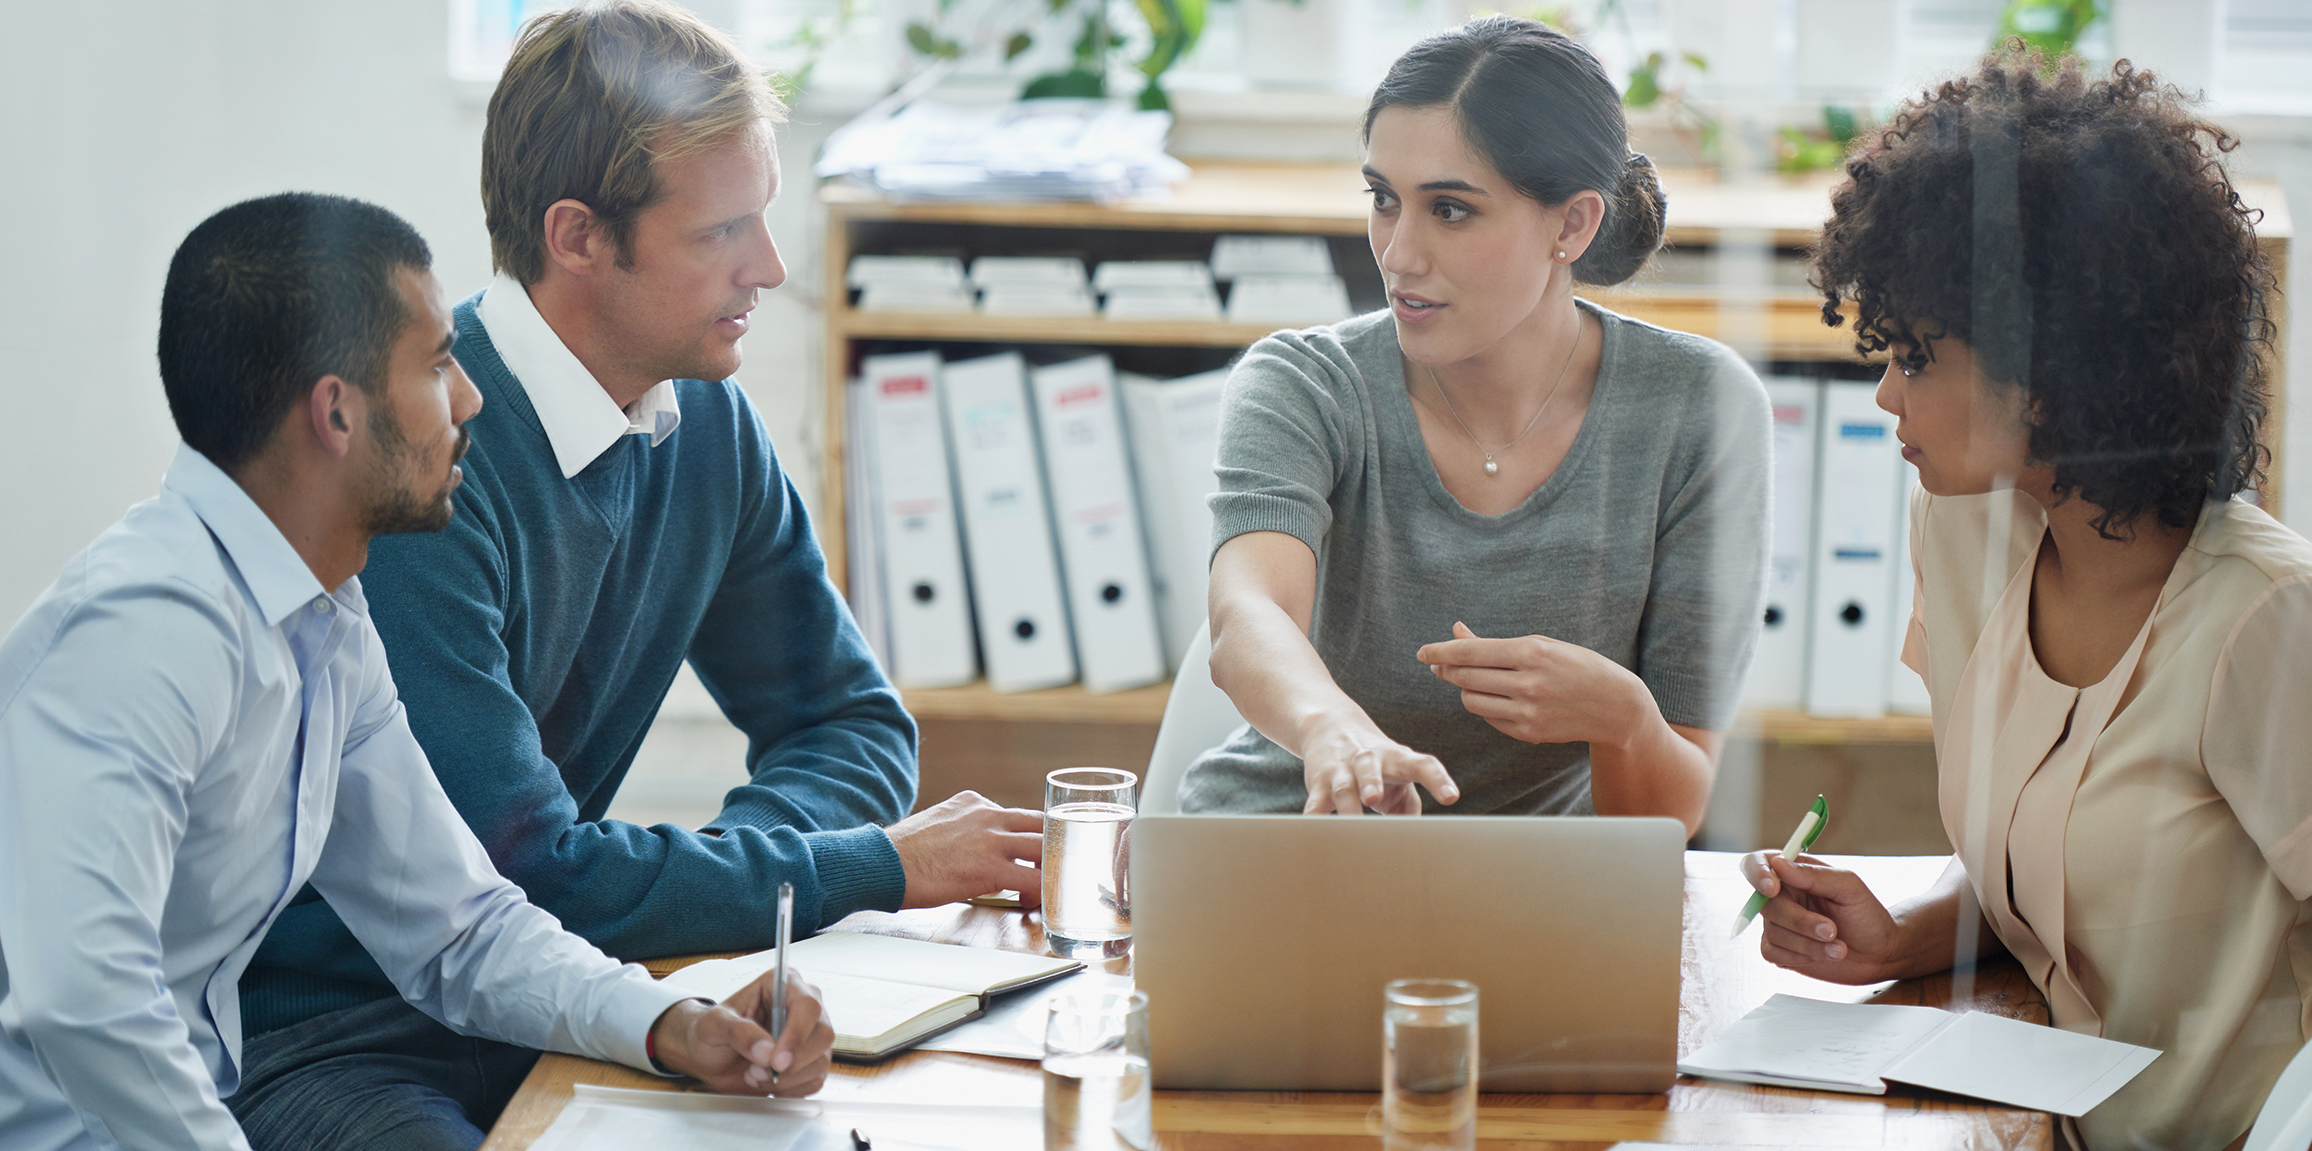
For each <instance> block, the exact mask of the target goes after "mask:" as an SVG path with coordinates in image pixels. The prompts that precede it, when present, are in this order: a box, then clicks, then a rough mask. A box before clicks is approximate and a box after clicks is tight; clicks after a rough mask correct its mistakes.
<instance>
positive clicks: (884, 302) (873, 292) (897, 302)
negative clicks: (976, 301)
mask: <svg viewBox="0 0 2312 1151" xmlns="http://www.w3.org/2000/svg"><path fill="white" fill-rule="evenodd" d="M844 280H845V282H847V283H848V284H850V286H852V287H854V288H857V289H859V310H860V311H862V312H968V311H970V310H971V307H972V298H973V297H972V292H971V289H970V287H969V286H967V285H966V284H965V283H964V280H963V261H962V260H959V259H957V258H955V257H953V256H853V257H851V264H850V267H849V268H848V269H846V271H845V272H844Z"/></svg>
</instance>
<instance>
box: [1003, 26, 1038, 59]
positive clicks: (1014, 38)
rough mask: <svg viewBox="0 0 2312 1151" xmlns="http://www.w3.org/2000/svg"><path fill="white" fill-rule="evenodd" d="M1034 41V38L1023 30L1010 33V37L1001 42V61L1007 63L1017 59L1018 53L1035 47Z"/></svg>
mask: <svg viewBox="0 0 2312 1151" xmlns="http://www.w3.org/2000/svg"><path fill="white" fill-rule="evenodd" d="M1035 43H1036V38H1035V37H1033V36H1030V35H1028V34H1027V33H1025V32H1014V33H1012V34H1011V39H1009V40H1006V41H1004V42H1003V62H1004V63H1006V64H1009V63H1011V62H1012V61H1014V60H1017V59H1019V56H1020V53H1022V52H1025V51H1027V50H1028V49H1030V48H1033V47H1035Z"/></svg>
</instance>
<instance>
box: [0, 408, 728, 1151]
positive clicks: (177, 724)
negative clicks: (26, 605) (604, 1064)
mask: <svg viewBox="0 0 2312 1151" xmlns="http://www.w3.org/2000/svg"><path fill="white" fill-rule="evenodd" d="M308 880H310V881H311V882H312V883H313V885H314V886H315V887H316V888H317V889H318V890H320V891H321V893H322V894H323V895H325V896H327V897H328V899H329V902H330V904H331V905H332V906H334V907H335V908H336V909H337V911H338V913H339V914H340V915H341V916H343V917H344V920H345V922H346V925H347V926H348V927H350V928H351V929H352V931H353V933H354V935H355V936H357V937H358V938H359V939H360V940H361V942H362V944H363V945H364V946H365V947H367V948H368V949H369V951H370V954H372V955H374V956H375V957H376V958H377V960H378V963H379V964H380V965H381V966H383V967H384V969H385V972H386V974H387V975H388V976H390V977H391V978H392V979H393V981H394V984H395V986H397V987H399V988H400V989H401V991H402V994H403V995H405V996H407V997H408V998H409V1000H410V1002H412V1003H414V1004H416V1005H417V1006H418V1007H419V1008H421V1009H422V1010H424V1011H425V1012H426V1013H427V1014H428V1015H431V1016H433V1017H435V1018H436V1019H439V1020H441V1021H442V1022H443V1023H445V1024H447V1025H449V1026H451V1027H453V1028H456V1029H458V1030H460V1031H463V1032H467V1033H470V1034H475V1035H483V1036H488V1037H490V1038H494V1039H499V1040H503V1041H507V1042H512V1043H519V1044H522V1045H525V1046H529V1047H542V1048H549V1049H553V1050H560V1051H569V1052H575V1053H577V1054H582V1055H589V1056H593V1057H595V1058H599V1059H609V1060H615V1061H618V1062H621V1063H625V1064H627V1065H629V1066H633V1067H638V1068H644V1069H648V1067H649V1063H648V1061H647V1059H646V1058H645V1056H644V1053H643V1043H644V1037H645V1036H646V1035H647V1033H648V1031H649V1028H650V1026H651V1024H652V1022H653V1021H655V1020H656V1019H657V1018H658V1016H659V1014H660V1013H661V1012H663V1011H664V1010H665V1009H666V1008H667V1007H668V1006H669V1005H671V1004H673V1003H675V1002H676V1001H678V1000H680V999H682V998H683V996H682V995H681V994H680V993H678V992H674V991H670V990H667V989H664V988H661V987H659V986H658V985H657V984H655V983H654V982H652V980H651V979H650V978H649V976H648V975H647V974H646V973H644V972H643V970H642V969H641V968H639V967H632V966H627V967H621V966H620V965H619V964H618V963H616V962H615V961H613V960H611V959H610V958H608V957H607V956H605V955H603V954H602V953H601V952H600V951H598V950H596V949H595V948H594V947H593V946H591V945H589V944H587V943H586V942H585V941H583V940H581V939H579V938H577V937H575V936H572V935H570V934H568V933H566V932H564V931H563V930H562V929H561V927H560V925H559V924H557V923H556V922H555V920H554V918H553V917H552V916H550V915H548V914H546V913H545V912H543V911H540V910H538V909H537V908H536V907H533V906H531V904H530V903H529V902H528V901H527V900H525V899H524V898H523V896H522V893H521V891H520V890H519V889H518V888H516V887H514V886H513V885H512V884H511V883H508V882H507V881H506V880H505V879H503V878H501V877H500V876H499V875H498V873H497V872H496V870H495V869H493V868H492V867H491V865H490V860H489V857H488V856H487V855H486V854H484V852H483V850H482V846H481V844H480V843H479V842H478V841H477V840H476V839H475V838H474V835H473V833H472V832H471V831H470V830H469V829H468V828H467V827H466V824H465V822H464V821H463V820H461V819H459V818H458V814H457V811H456V810H455V809H454V808H452V807H451V806H450V803H449V801H448V799H447V798H445V797H444V796H443V794H442V790H441V785H440V784H439V783H438V782H437V781H436V780H435V778H434V774H433V771H432V769H431V768H430V767H428V766H427V764H426V760H425V754H424V753H423V752H422V751H420V750H419V749H418V745H417V742H416V740H414V739H413V738H411V736H410V731H409V725H408V723H407V722H406V720H405V719H404V717H403V713H402V706H401V702H400V700H399V699H398V698H397V697H396V695H395V694H394V688H393V681H392V679H391V677H390V676H389V675H388V673H387V669H386V660H385V649H384V647H383V646H382V645H381V644H380V643H379V641H378V637H377V631H376V629H375V628H374V627H372V626H371V624H370V621H369V617H368V613H367V607H366V601H365V600H364V599H363V597H362V594H361V586H360V581H359V580H358V579H352V580H347V581H346V582H345V584H344V585H343V586H342V587H339V588H338V589H337V590H336V591H335V592H328V593H325V592H324V590H323V589H322V587H321V585H320V582H319V581H318V580H317V579H315V578H314V575H313V573H312V570H311V569H310V568H308V567H306V566H305V563H304V561H303V560H302V559H300V558H299V557H298V555H297V553H296V551H295V550H294V549H292V548H291V547H290V545H289V541H288V540H287V539H286V538H284V537H283V536H282V534H281V532H280V531H279V529H278V528H276V527H275V526H274V524H273V522H272V520H271V519H269V518H267V516H266V515H265V513H264V512H263V511H262V510H261V509H259V508H258V507H257V505H256V503H255V502H254V501H252V500H250V498H249V497H248V495H247V493H245V492H243V491H242V490H241V488H240V485H238V484H237V483H235V482H234V481H233V480H232V478H231V477H229V476H227V475H226V474H225V473H224V472H222V471H220V470H219V469H218V468H217V467H216V466H215V465H214V464H212V463H210V462H209V461H208V460H207V459H206V458H205V457H203V456H201V455H200V454H199V453H198V452H195V451H194V450H192V449H191V448H189V447H179V448H178V450H177V455H176V458H175V459H174V460H173V461H172V462H171V463H170V465H169V471H168V475H167V477H166V479H165V480H164V481H163V483H162V490H161V494H160V495H159V496H157V497H155V498H154V499H151V500H147V501H146V502H144V503H141V504H138V505H137V506H136V507H134V508H131V509H129V512H128V514H127V516H125V517H124V518H123V519H122V520H121V522H120V523H118V524H116V525H114V526H113V527H112V528H111V529H109V530H107V531H106V532H105V533H104V534H103V535H101V536H99V537H98V538H97V540H96V542H94V543H92V544H90V545H89V547H88V549H87V550H86V551H84V552H82V553H81V554H80V555H79V556H77V557H75V558H74V559H73V560H72V562H71V563H69V564H68V565H66V567H65V569H64V573H63V574H62V575H60V576H59V577H58V578H57V580H56V583H55V584H54V585H52V586H51V587H50V588H49V589H48V590H47V592H45V593H43V594H42V596H41V597H40V598H39V600H37V601H36V602H35V603H34V604H33V606H32V609H31V610H30V611H29V612H27V613H26V614H25V616H24V618H23V619H22V620H20V621H18V622H17V624H16V626H15V628H14V629H13V630H12V631H10V632H9V633H8V635H7V637H6V638H5V639H4V640H0V1147H6V1148H9V1149H10V1151H49V1149H62V1148H73V1149H79V1148H90V1147H115V1146H118V1147H182V1148H194V1147H198V1148H245V1147H247V1145H248V1144H247V1142H246V1140H244V1139H243V1137H242V1135H241V1132H240V1130H239V1128H238V1127H236V1126H235V1125H234V1123H233V1119H232V1116H231V1115H230V1114H229V1113H228V1112H227V1111H226V1109H225V1107H224V1105H223V1104H222V1103H221V1102H220V1101H219V1100H220V1097H221V1096H224V1095H229V1094H231V1093H232V1092H233V1091H234V1090H235V1089H236V1088H237V1087H238V1085H239V1082H240V1068H239V1058H240V1048H241V1026H240V999H239V993H238V990H237V984H238V982H239V980H240V977H241V972H242V969H243V968H244V967H246V966H247V964H248V961H249V957H250V955H251V953H253V952H254V951H255V950H256V948H257V943H258V941H259V940H261V939H263V938H264V936H265V930H266V928H267V927H269V926H270V925H271V924H272V922H273V919H274V917H275V916H276V915H278V914H279V913H280V911H281V909H282V907H283V906H284V905H285V904H286V903H287V902H288V901H289V899H290V897H291V896H293V895H295V894H296V893H297V891H298V890H299V888H300V887H301V886H302V885H304V884H305V883H306V882H307V881H308Z"/></svg>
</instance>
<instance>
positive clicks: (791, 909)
mask: <svg viewBox="0 0 2312 1151" xmlns="http://www.w3.org/2000/svg"><path fill="white" fill-rule="evenodd" d="M777 930H778V937H779V954H778V959H777V960H776V961H775V962H774V963H773V964H772V966H771V1042H772V1043H774V1044H775V1043H777V1042H778V1041H779V1036H780V1035H782V1034H785V1033H786V1030H787V942H788V941H789V940H790V939H791V938H793V936H794V933H795V885H794V884H792V883H781V884H779V921H778V928H777ZM778 1081H779V1073H778V1072H776V1071H773V1072H771V1082H772V1083H777V1082H778Z"/></svg>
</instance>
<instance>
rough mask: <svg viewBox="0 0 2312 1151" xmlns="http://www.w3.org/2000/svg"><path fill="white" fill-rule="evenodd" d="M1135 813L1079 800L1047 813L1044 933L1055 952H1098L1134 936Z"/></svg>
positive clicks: (1130, 810)
mask: <svg viewBox="0 0 2312 1151" xmlns="http://www.w3.org/2000/svg"><path fill="white" fill-rule="evenodd" d="M1131 827H1132V809H1131V807H1129V806H1127V805H1125V804H1121V803H1105V802H1099V801H1077V802H1072V803H1061V804H1056V805H1054V806H1052V807H1050V808H1048V809H1046V810H1045V812H1044V865H1043V867H1044V935H1045V938H1046V939H1047V940H1048V941H1049V942H1050V943H1051V945H1052V949H1053V950H1054V951H1056V952H1060V953H1061V954H1066V953H1067V952H1068V951H1069V950H1073V949H1081V948H1091V949H1098V948H1100V947H1101V946H1102V945H1104V944H1109V943H1113V942H1115V941H1118V940H1124V939H1130V938H1131V937H1132V902H1131V888H1130V885H1129V882H1128V875H1129V872H1130V854H1129V849H1128V848H1127V846H1126V844H1127V843H1128V837H1129V835H1130V833H1131Z"/></svg>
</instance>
